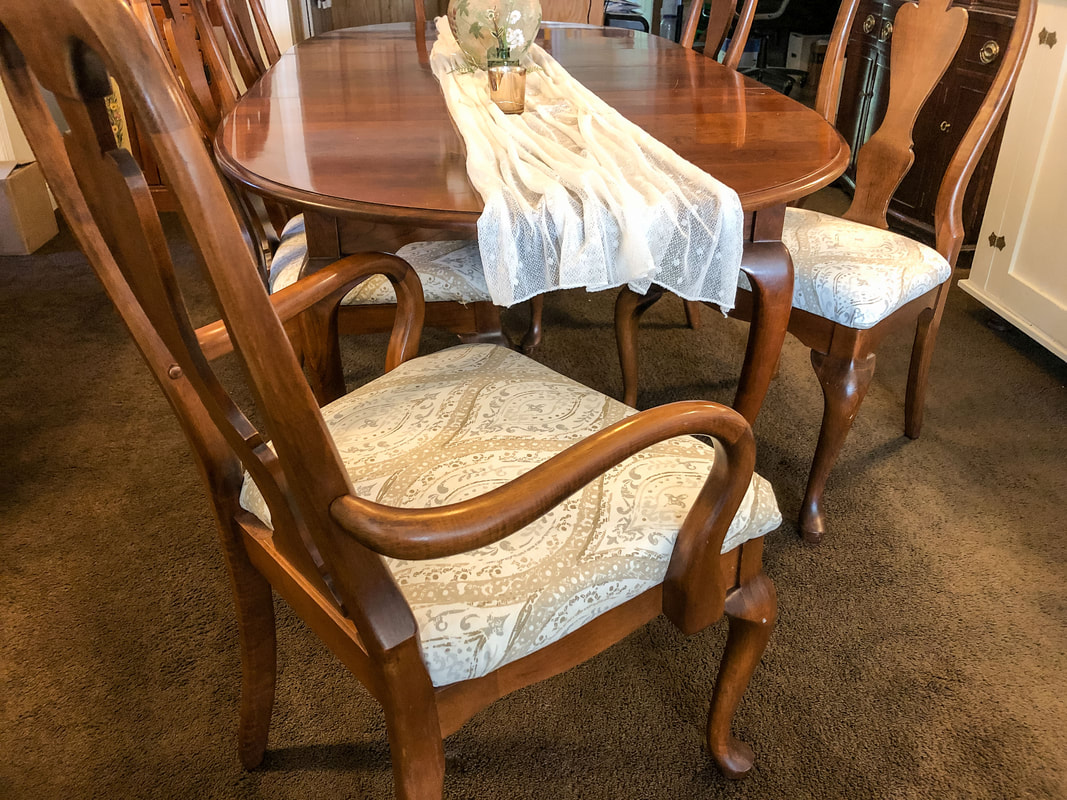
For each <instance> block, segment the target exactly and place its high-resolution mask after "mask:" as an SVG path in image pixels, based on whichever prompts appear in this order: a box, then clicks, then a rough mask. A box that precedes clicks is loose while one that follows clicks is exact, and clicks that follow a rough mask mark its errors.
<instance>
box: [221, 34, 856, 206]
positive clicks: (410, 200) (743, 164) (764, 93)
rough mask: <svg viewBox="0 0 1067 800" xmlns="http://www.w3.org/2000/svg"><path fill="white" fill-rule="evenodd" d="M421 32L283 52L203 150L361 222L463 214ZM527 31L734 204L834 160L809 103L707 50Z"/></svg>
mask: <svg viewBox="0 0 1067 800" xmlns="http://www.w3.org/2000/svg"><path fill="white" fill-rule="evenodd" d="M434 35H435V32H434V30H433V28H432V25H428V27H427V29H426V34H425V37H423V36H416V34H415V29H414V26H413V25H411V24H401V25H390V26H379V27H375V28H352V29H348V30H340V31H333V32H331V33H328V34H325V35H322V36H318V37H315V38H313V39H309V40H307V41H305V42H302V43H300V44H298V45H296V46H295V47H294V48H293V49H291V50H290V51H289V52H288V53H286V54H285V55H284V56H283V57H282V58H281V59H280V60H279V61H278V63H277V64H275V66H274V67H272V68H271V70H270V71H269V72H268V73H267V75H265V76H264V78H263V79H262V80H261V81H260V82H259V83H258V84H256V85H255V86H253V87H252V88H251V89H250V90H249V91H248V93H247V94H246V95H245V96H244V97H242V98H241V100H240V101H239V103H238V105H237V107H236V108H235V109H234V112H233V113H232V114H231V115H230V117H229V118H228V119H227V120H226V121H225V123H224V124H223V125H222V127H221V129H220V130H219V133H218V136H217V138H216V143H215V147H216V151H217V153H218V156H219V160H220V163H221V164H222V166H223V169H225V170H226V171H227V172H228V173H229V174H230V175H231V176H232V177H234V178H236V179H237V180H239V181H241V182H242V183H244V184H246V185H248V186H249V187H251V188H252V189H253V190H255V191H258V192H261V193H265V194H268V195H272V196H275V197H279V198H282V199H284V200H287V201H290V202H293V203H296V204H299V205H303V206H306V207H310V208H319V209H322V210H326V211H330V212H334V213H338V214H341V215H345V216H355V217H360V218H364V219H370V220H394V221H396V220H398V219H402V220H405V221H408V222H413V223H418V224H423V225H446V226H447V225H448V224H449V223H456V224H463V225H470V224H471V222H472V221H473V220H475V219H476V218H477V215H478V214H479V213H480V211H481V208H482V202H481V198H480V197H479V196H478V194H477V193H476V192H475V191H474V189H473V188H472V187H471V185H470V183H469V182H468V180H467V173H466V168H465V164H464V158H465V155H464V148H463V143H462V141H461V139H460V137H459V135H458V133H457V132H456V130H455V128H454V126H453V124H452V121H451V119H450V117H449V115H448V111H447V109H446V107H445V102H444V99H443V97H442V95H441V90H440V88H439V86H438V84H437V81H436V79H435V78H434V76H433V74H432V73H431V72H430V67H429V61H428V53H429V50H430V48H431V47H432V46H433V37H434ZM539 42H540V43H541V44H542V46H544V47H545V49H546V50H548V51H549V52H550V53H551V54H552V55H553V56H554V57H555V58H556V59H557V60H559V61H560V63H562V64H563V66H564V67H566V68H567V70H568V71H570V73H571V74H572V75H573V76H574V77H575V78H576V79H577V80H579V81H581V82H582V83H583V84H584V85H585V86H587V87H588V88H590V89H591V90H592V91H594V92H596V94H598V95H599V96H600V97H601V98H602V99H603V100H605V101H606V102H607V103H609V104H610V105H612V106H613V107H615V108H616V109H617V110H618V111H619V112H620V113H621V114H623V115H624V116H625V117H627V118H628V119H630V120H631V121H633V122H634V123H636V124H637V125H639V126H641V127H642V128H644V129H645V130H646V131H648V132H649V133H650V134H651V135H652V136H654V137H656V138H657V139H659V140H660V141H661V142H663V143H664V144H666V145H667V146H668V147H670V148H672V149H673V150H675V151H676V152H677V153H678V154H679V155H681V156H682V157H683V158H686V159H688V160H689V161H691V162H692V163H694V164H696V165H697V166H699V167H701V168H702V169H704V170H705V171H707V172H709V173H710V174H712V175H714V176H715V177H716V178H718V179H720V180H722V181H723V182H725V183H726V184H727V185H729V186H731V187H732V188H733V189H735V190H736V191H737V193H738V194H739V195H740V197H741V202H742V205H743V206H744V207H745V209H746V211H752V210H757V209H759V208H764V207H767V206H771V205H778V204H781V203H784V202H787V201H789V200H792V199H795V198H798V197H801V196H803V195H806V194H808V193H810V192H811V191H814V190H815V189H818V188H821V187H822V186H825V185H826V184H828V183H829V182H830V181H832V180H833V179H834V178H835V177H836V176H837V175H838V174H840V173H841V172H842V171H843V170H844V168H845V165H846V163H847V160H848V148H847V146H846V145H845V143H844V141H843V140H842V138H841V137H840V136H839V135H838V134H837V132H836V131H835V130H834V129H833V127H832V126H830V125H829V124H828V123H827V122H826V121H825V120H824V119H823V118H822V117H820V116H819V115H818V114H816V113H815V112H814V111H812V110H811V109H808V108H805V107H804V106H801V105H800V104H799V103H797V102H795V101H794V100H791V99H789V98H787V97H784V96H782V95H780V94H778V93H776V92H774V91H772V90H771V89H768V88H766V87H764V86H762V85H760V84H759V83H756V82H754V81H752V80H749V79H747V78H744V77H742V76H740V75H738V74H737V73H736V72H734V71H732V70H728V69H726V68H724V67H722V66H721V65H719V64H717V63H715V62H714V61H712V60H711V59H709V58H707V57H705V56H703V55H701V54H699V53H696V52H693V51H689V50H686V49H684V48H682V47H679V46H678V45H676V44H675V43H673V42H671V41H668V40H666V39H662V38H660V37H656V36H650V35H648V34H644V33H640V32H637V31H632V30H627V29H622V28H590V27H571V26H546V27H545V29H544V30H543V31H542V33H541V36H540V37H539Z"/></svg>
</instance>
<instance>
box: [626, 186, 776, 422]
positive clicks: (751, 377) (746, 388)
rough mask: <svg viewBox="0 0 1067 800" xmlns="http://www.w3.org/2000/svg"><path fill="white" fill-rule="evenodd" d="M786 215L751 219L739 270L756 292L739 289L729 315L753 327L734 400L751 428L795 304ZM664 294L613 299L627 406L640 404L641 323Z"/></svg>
mask: <svg viewBox="0 0 1067 800" xmlns="http://www.w3.org/2000/svg"><path fill="white" fill-rule="evenodd" d="M784 215H785V207H784V206H781V207H772V208H768V209H764V210H761V211H759V212H757V213H755V214H752V215H750V216H749V217H748V228H747V231H748V233H747V239H748V241H747V242H746V243H745V251H744V254H743V255H742V258H741V269H742V271H743V272H744V273H745V275H746V276H747V277H748V280H749V284H750V285H751V287H752V290H751V291H749V292H745V291H741V290H738V295H737V305H736V307H735V308H734V309H733V310H732V311H731V312H730V315H731V316H734V317H739V318H741V319H745V320H748V321H749V322H750V323H751V324H750V327H749V333H748V343H747V346H746V348H745V361H744V364H743V365H742V367H741V377H740V380H739V381H738V387H737V394H736V395H735V396H734V409H735V410H736V411H738V412H739V413H740V414H741V415H742V416H743V417H744V418H745V419H747V420H748V422H749V424H750V425H751V424H754V423H755V421H756V416H757V415H758V414H759V410H760V407H761V406H762V405H763V399H764V398H765V397H766V396H767V390H768V389H769V388H770V384H771V379H772V378H773V377H774V374H775V371H776V369H777V366H778V358H779V356H780V355H781V352H782V343H783V342H784V341H785V334H786V330H787V328H788V326H789V315H790V312H791V310H792V306H793V262H792V259H790V257H789V251H788V250H786V248H785V245H783V244H782V241H781V234H782V224H783V220H784ZM663 292H664V289H662V288H661V287H659V286H652V288H650V289H649V291H648V292H646V293H645V294H644V295H640V294H637V293H636V292H633V291H631V290H630V289H627V288H623V289H622V290H621V292H620V293H619V296H618V299H617V300H616V301H615V340H616V343H617V345H618V349H619V365H620V366H621V368H622V385H623V402H624V403H626V404H627V405H631V406H632V405H634V404H635V403H636V402H637V330H638V321H639V320H640V318H641V315H642V314H644V313H645V312H646V311H647V310H648V309H649V308H651V307H652V305H653V304H655V302H656V301H657V300H659V298H660V297H662V295H663ZM709 305H711V304H709Z"/></svg>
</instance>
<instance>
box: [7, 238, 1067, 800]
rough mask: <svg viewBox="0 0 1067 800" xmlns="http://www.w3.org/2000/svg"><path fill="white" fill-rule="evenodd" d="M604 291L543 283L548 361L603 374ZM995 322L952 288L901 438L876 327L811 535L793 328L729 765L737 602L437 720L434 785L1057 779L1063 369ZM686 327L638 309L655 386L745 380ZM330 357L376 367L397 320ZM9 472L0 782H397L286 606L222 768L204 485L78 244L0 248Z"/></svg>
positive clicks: (223, 716)
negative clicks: (726, 743) (727, 613)
mask: <svg viewBox="0 0 1067 800" xmlns="http://www.w3.org/2000/svg"><path fill="white" fill-rule="evenodd" d="M172 233H173V231H172ZM172 238H173V240H174V242H175V248H176V250H178V252H179V256H180V259H181V261H182V262H183V263H185V264H186V266H188V263H189V261H190V258H189V255H188V253H187V252H186V251H185V250H184V248H183V246H182V244H181V242H180V240H179V238H178V237H177V236H173V237H172ZM612 300H613V294H606V295H587V294H585V293H583V292H568V293H563V294H561V295H557V296H553V297H551V298H550V299H549V300H548V301H547V303H546V331H547V334H546V340H545V343H544V345H543V347H542V348H541V349H540V350H539V351H538V353H537V358H538V359H539V360H541V361H543V362H544V363H546V364H548V365H550V366H552V367H553V368H555V369H557V370H559V371H560V372H563V373H565V374H567V375H570V376H572V377H575V378H577V379H578V380H581V381H584V382H586V383H588V384H589V385H591V386H593V387H596V388H598V389H601V390H603V391H605V392H607V393H609V394H613V395H616V396H617V395H618V393H619V392H620V389H621V382H620V378H619V374H618V367H617V364H616V359H615V355H614V342H613V336H612V332H611V327H610V320H611V309H612ZM990 318H991V315H990V314H989V313H988V312H987V311H986V310H985V309H984V308H982V307H981V306H979V305H978V304H977V303H975V302H974V301H972V300H971V299H970V298H969V297H968V296H967V295H965V294H964V293H963V292H962V291H960V290H958V289H957V290H954V291H953V292H952V295H951V298H950V300H949V304H948V310H947V313H946V315H945V323H944V325H943V327H942V331H941V337H940V341H939V344H938V352H937V355H936V357H935V361H934V368H933V375H932V379H931V387H930V399H929V405H928V409H927V416H926V428H925V430H924V432H923V436H922V438H921V439H919V440H918V441H914V442H913V441H909V440H907V439H905V438H904V437H903V435H902V433H901V428H902V412H901V403H902V398H903V391H904V378H905V375H906V371H907V350H908V349H909V345H910V342H909V341H908V340H907V337H896V338H894V339H891V340H889V341H887V342H886V344H885V346H884V347H883V350H882V355H880V356H879V363H878V372H877V374H876V376H875V379H874V385H873V386H872V388H871V390H870V393H869V395H868V397H867V399H866V402H865V404H864V406H863V408H862V411H861V413H860V416H859V419H858V420H857V422H856V425H855V427H854V429H853V431H852V434H851V437H850V439H849V441H848V444H847V445H846V449H845V452H844V453H843V454H842V457H841V460H840V462H839V464H838V467H837V470H836V472H835V473H834V475H833V477H832V479H831V484H830V487H829V492H828V495H827V500H826V507H827V512H828V515H829V522H830V526H831V530H830V535H829V536H828V538H827V540H826V541H825V543H824V544H822V545H821V546H819V547H809V546H805V545H803V544H802V543H801V542H800V540H799V539H798V537H797V535H796V529H795V524H794V522H793V520H795V518H796V513H797V509H798V506H799V501H800V496H801V493H802V490H803V486H804V481H805V478H806V474H807V468H808V463H809V459H810V456H811V452H812V449H813V446H814V440H815V435H816V429H817V421H818V415H819V413H820V411H821V396H820V393H819V390H818V388H817V384H816V382H815V379H814V376H813V374H812V372H811V368H810V365H809V364H808V359H807V353H806V352H805V351H804V349H803V348H802V347H800V346H799V345H798V344H797V343H796V342H795V341H793V340H790V341H789V342H788V343H787V345H786V350H785V353H784V356H783V359H782V364H781V369H780V374H779V375H778V378H777V380H776V381H775V383H774V386H773V387H772V389H771V393H770V396H769V397H768V400H767V403H766V405H765V406H764V410H763V413H762V416H761V418H760V421H759V423H758V425H757V429H756V436H757V442H758V447H759V450H758V467H759V469H760V471H761V472H762V473H763V474H764V475H765V476H767V477H768V478H769V479H770V480H771V481H772V482H773V484H774V486H775V490H776V492H777V494H778V498H779V502H780V504H781V506H782V509H783V511H784V513H785V516H786V520H787V522H786V524H785V525H784V526H783V527H782V528H781V529H780V530H779V531H777V532H775V533H773V534H771V535H769V536H768V537H767V542H766V557H765V563H766V571H767V572H768V574H769V575H770V576H771V577H772V578H773V579H774V580H775V582H776V583H777V586H778V592H779V598H780V607H781V612H780V618H779V622H778V627H777V630H776V632H775V634H774V636H773V638H772V639H771V644H770V646H769V648H768V650H767V653H766V656H765V658H764V659H763V663H762V665H761V667H760V668H759V670H758V671H757V673H756V675H755V678H754V679H753V682H752V685H751V687H750V689H749V692H748V694H747V695H746V697H745V700H744V702H743V704H742V707H741V709H740V712H739V713H738V716H737V720H736V730H737V732H738V734H739V735H740V736H742V737H743V738H744V739H746V740H747V741H749V742H751V743H752V744H753V746H754V747H755V749H756V752H757V757H758V761H757V766H756V768H755V770H754V773H753V774H752V775H751V777H750V778H749V779H748V780H747V781H743V782H740V783H734V782H729V781H726V780H725V779H723V778H722V777H721V776H720V775H719V774H718V772H717V771H716V770H715V769H714V768H713V766H712V765H711V762H710V760H709V759H708V758H707V756H706V755H705V753H704V752H703V751H702V746H701V739H702V731H703V726H704V723H705V715H706V710H707V700H708V697H709V694H710V688H711V685H712V680H713V678H714V675H715V668H716V665H717V660H718V657H719V655H720V653H721V648H722V644H723V640H724V632H725V624H720V625H719V626H717V627H715V628H712V629H710V630H707V631H705V632H703V633H702V634H700V635H697V636H693V637H690V638H684V637H682V636H681V635H679V634H678V633H676V632H675V631H674V630H673V629H672V628H671V627H670V625H669V624H668V623H666V622H665V621H664V620H662V619H661V620H657V621H654V622H653V623H651V624H650V625H649V626H647V627H646V628H645V629H643V630H641V631H639V632H637V633H635V634H634V635H633V636H631V637H630V638H628V639H627V640H625V641H624V642H622V643H620V644H619V645H617V646H616V647H614V648H612V649H611V650H609V651H608V652H606V653H604V654H602V655H601V656H599V657H597V658H595V659H593V660H592V661H590V662H588V663H586V664H584V665H582V666H580V667H578V668H577V669H574V670H572V671H570V672H568V673H566V674H564V675H561V676H559V677H557V678H555V679H553V680H550V681H547V682H546V683H543V684H541V685H538V686H535V687H531V688H528V689H525V690H523V691H520V692H517V693H515V694H513V695H511V696H509V697H507V698H505V699H503V700H502V701H500V702H498V703H496V704H494V705H493V706H491V707H490V708H488V709H487V710H485V711H483V712H482V713H480V714H479V715H478V716H477V717H475V718H474V719H473V720H472V721H471V722H470V723H468V724H467V725H466V726H465V727H464V728H463V729H462V730H461V731H459V732H458V733H456V734H454V735H453V736H451V737H450V738H449V739H448V740H447V741H446V754H447V775H446V781H445V795H446V797H448V798H516V799H518V798H551V800H564V798H613V799H616V800H621V799H622V798H698V797H699V798H783V799H785V798H1031V797H1032V798H1063V797H1067V589H1065V586H1067V583H1065V581H1067V523H1065V522H1064V516H1065V512H1067V458H1065V452H1067V390H1065V383H1067V365H1065V364H1064V363H1063V362H1061V361H1059V360H1058V359H1056V358H1055V357H1053V356H1052V355H1050V354H1049V353H1047V352H1046V351H1044V350H1043V349H1041V348H1040V347H1039V346H1037V345H1035V344H1033V343H1032V342H1031V341H1030V340H1029V339H1027V338H1026V337H1025V336H1023V335H1022V334H1020V333H1018V332H1016V331H1014V330H1011V329H1008V330H1006V331H1000V332H998V331H995V330H992V329H991V328H990V327H988V326H987V325H986V324H985V323H986V322H987V321H989V320H990ZM683 320H684V316H683V314H682V309H681V305H680V303H678V302H677V301H669V300H665V301H663V302H661V303H660V304H659V306H658V307H656V308H654V309H653V310H652V311H651V312H650V313H649V315H648V317H647V318H646V323H645V324H644V325H643V326H642V339H641V342H642V348H643V353H644V354H645V358H644V362H643V367H644V369H643V374H642V387H643V391H642V394H641V397H640V403H639V404H640V405H641V406H642V407H646V406H648V405H652V404H655V403H661V402H666V401H669V400H675V399H683V398H693V397H699V398H710V399H716V400H721V401H726V402H728V401H729V399H730V398H731V396H732V391H733V382H732V380H733V378H734V377H735V376H736V374H737V369H738V367H739V364H740V356H741V353H742V351H743V340H744V335H745V328H744V326H743V325H740V324H739V323H735V322H732V321H727V320H723V319H721V318H717V316H716V315H714V314H712V313H711V312H708V311H706V312H705V315H704V325H703V327H702V328H701V329H700V330H698V331H691V330H688V329H686V328H685V327H684V326H683V324H682V323H683ZM524 321H525V320H524V312H523V311H522V310H521V309H516V310H515V311H513V312H509V314H508V322H509V325H511V327H512V328H513V329H514V330H520V329H521V327H522V325H523V323H524ZM450 343H451V340H450V339H449V338H448V337H446V336H443V335H440V334H435V333H433V332H428V334H427V335H426V337H425V338H424V350H429V349H435V348H440V347H444V346H448V345H449V344H450ZM347 357H348V359H349V363H350V364H351V365H352V368H351V374H350V376H349V377H350V378H351V380H352V381H354V382H358V381H362V380H366V379H368V378H370V377H373V375H375V374H376V373H377V371H378V370H379V365H380V364H381V363H382V359H383V341H382V340H381V339H380V338H374V339H368V340H364V341H360V342H353V343H349V345H348V346H347ZM0 470H2V475H3V479H2V480H0V797H3V798H13V799H14V798H18V799H19V800H23V799H25V798H49V799H53V798H54V799H56V800H59V799H62V800H77V799H80V798H133V797H151V798H183V800H185V799H187V798H270V799H273V798H307V797H316V798H325V797H365V798H375V799H376V798H389V797H391V796H392V786H391V776H390V771H389V754H388V748H387V746H386V740H385V731H384V726H383V720H382V715H381V713H380V711H379V710H378V708H377V706H376V704H375V703H374V702H373V701H372V700H371V699H370V698H369V696H368V695H367V694H366V692H364V691H363V690H362V688H361V687H360V686H359V685H358V683H357V682H356V681H355V680H354V679H353V678H352V677H350V676H349V675H348V674H347V673H346V671H345V670H344V669H343V668H342V667H341V666H340V664H339V663H337V662H336V661H335V660H334V659H333V657H332V656H331V655H330V654H329V653H328V652H327V651H326V650H325V648H324V647H323V646H322V645H321V644H319V643H318V641H317V640H316V639H315V637H314V636H313V635H312V634H311V633H310V632H309V631H308V630H307V629H306V628H305V627H304V626H303V624H302V623H301V622H299V621H298V620H296V619H295V618H294V617H293V615H292V614H291V613H290V612H289V611H288V610H287V609H286V608H284V607H280V608H279V624H280V627H281V633H280V680H279V688H278V698H277V705H276V708H275V716H274V722H273V727H272V732H271V741H270V751H269V753H268V756H267V759H266V763H265V764H264V766H263V767H262V768H260V769H258V770H255V771H253V772H245V771H243V770H242V769H241V768H240V766H239V765H238V762H237V757H236V747H235V729H236V714H237V703H238V679H239V664H238V653H237V646H236V631H235V624H234V621H233V615H232V612H231V608H230V600H229V588H228V585H227V581H226V575H225V572H224V569H223V563H222V559H221V557H220V556H219V554H218V552H217V548H216V544H215V540H214V535H215V534H214V530H213V527H212V523H211V520H210V518H209V515H208V509H207V505H206V503H205V502H204V496H203V491H202V489H201V488H200V485H199V483H198V479H197V476H196V474H195V473H194V469H193V466H192V462H191V460H190V458H189V456H188V453H187V450H186V446H185V444H184V441H183V439H182V436H181V433H180V431H179V429H178V425H177V423H176V422H175V420H174V418H173V416H172V415H171V413H170V411H169V408H168V407H167V406H166V404H165V402H164V400H163V397H162V395H161V394H160V393H159V391H158V390H157V388H156V387H155V385H154V384H153V383H152V381H151V379H150V377H149V374H148V372H147V369H146V368H145V367H144V366H143V364H142V363H141V361H140V359H139V356H138V355H137V353H136V351H135V350H134V347H133V345H132V343H131V342H130V340H129V339H128V337H127V335H126V333H125V331H124V330H123V329H122V328H121V326H120V325H119V323H118V320H117V317H116V315H115V313H114V312H113V311H112V310H111V307H110V305H109V304H108V301H107V300H106V299H105V297H104V295H103V292H102V290H101V289H100V287H99V285H98V284H97V282H96V280H95V278H94V277H93V276H92V274H91V271H90V270H89V269H88V267H87V266H86V264H85V262H84V259H83V258H82V257H81V256H80V255H79V254H78V253H77V252H76V251H75V250H74V248H73V246H72V243H71V240H70V238H69V236H62V237H60V238H59V239H57V240H55V241H54V242H53V243H52V244H51V245H49V246H48V247H47V248H46V250H45V251H44V252H43V253H42V254H39V256H38V257H35V258H4V259H0Z"/></svg>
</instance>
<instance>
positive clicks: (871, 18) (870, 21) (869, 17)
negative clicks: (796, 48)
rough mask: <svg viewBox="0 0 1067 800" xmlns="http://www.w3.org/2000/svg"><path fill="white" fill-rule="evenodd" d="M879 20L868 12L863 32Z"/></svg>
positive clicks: (867, 31)
mask: <svg viewBox="0 0 1067 800" xmlns="http://www.w3.org/2000/svg"><path fill="white" fill-rule="evenodd" d="M877 22H878V20H877V19H875V17H874V14H868V15H867V19H865V20H863V32H864V33H870V32H871V31H873V30H874V26H875V25H876V24H877ZM1042 35H1043V32H1042Z"/></svg>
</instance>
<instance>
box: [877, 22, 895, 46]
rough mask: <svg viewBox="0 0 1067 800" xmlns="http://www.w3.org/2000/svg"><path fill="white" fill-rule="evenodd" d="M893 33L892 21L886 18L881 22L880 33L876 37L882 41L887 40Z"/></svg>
mask: <svg viewBox="0 0 1067 800" xmlns="http://www.w3.org/2000/svg"><path fill="white" fill-rule="evenodd" d="M892 35H893V23H892V22H890V21H889V20H886V21H885V22H883V23H882V33H881V35H880V36H879V37H878V38H879V39H881V40H882V41H883V42H886V41H889V37H890V36H892Z"/></svg>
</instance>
